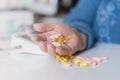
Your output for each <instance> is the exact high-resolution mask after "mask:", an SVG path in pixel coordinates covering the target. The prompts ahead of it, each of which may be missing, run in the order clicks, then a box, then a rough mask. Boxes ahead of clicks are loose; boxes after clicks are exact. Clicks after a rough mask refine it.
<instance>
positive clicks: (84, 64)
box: [80, 62, 90, 67]
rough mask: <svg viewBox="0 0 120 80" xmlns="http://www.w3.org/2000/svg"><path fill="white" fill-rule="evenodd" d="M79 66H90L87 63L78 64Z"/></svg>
mask: <svg viewBox="0 0 120 80" xmlns="http://www.w3.org/2000/svg"><path fill="white" fill-rule="evenodd" d="M80 66H81V67H89V66H90V64H89V63H87V62H82V63H81V64H80Z"/></svg>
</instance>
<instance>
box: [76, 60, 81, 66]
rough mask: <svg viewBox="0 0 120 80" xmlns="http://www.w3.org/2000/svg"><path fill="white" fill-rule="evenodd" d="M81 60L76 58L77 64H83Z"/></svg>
mask: <svg viewBox="0 0 120 80" xmlns="http://www.w3.org/2000/svg"><path fill="white" fill-rule="evenodd" d="M81 62H82V61H81V60H80V59H75V60H74V64H76V65H78V66H80V64H81Z"/></svg>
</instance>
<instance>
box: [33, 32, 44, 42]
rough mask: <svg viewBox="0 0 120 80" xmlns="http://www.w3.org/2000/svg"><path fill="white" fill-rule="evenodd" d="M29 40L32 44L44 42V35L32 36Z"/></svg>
mask: <svg viewBox="0 0 120 80" xmlns="http://www.w3.org/2000/svg"><path fill="white" fill-rule="evenodd" d="M31 40H32V41H34V42H39V41H45V40H46V36H45V35H44V34H38V35H32V36H31Z"/></svg>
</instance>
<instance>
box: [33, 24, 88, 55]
mask: <svg viewBox="0 0 120 80" xmlns="http://www.w3.org/2000/svg"><path fill="white" fill-rule="evenodd" d="M34 29H35V30H36V31H38V32H42V34H36V35H33V36H32V37H31V39H32V40H33V41H34V42H36V43H37V44H38V45H39V46H40V48H41V50H43V51H44V52H47V53H50V54H51V55H53V56H55V55H56V54H59V55H72V54H74V53H75V52H77V51H81V50H83V49H85V47H86V40H87V37H86V35H85V34H83V33H81V32H79V31H77V30H76V29H74V28H71V27H69V26H68V25H66V24H63V23H38V24H35V25H34ZM58 33H59V34H62V35H66V36H68V37H69V38H70V40H68V41H67V42H66V43H65V44H63V45H62V46H54V45H53V44H51V43H50V42H49V37H50V35H54V34H58Z"/></svg>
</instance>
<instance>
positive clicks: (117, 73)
mask: <svg viewBox="0 0 120 80" xmlns="http://www.w3.org/2000/svg"><path fill="white" fill-rule="evenodd" d="M79 55H80V56H87V57H94V56H97V57H100V56H106V57H108V60H107V61H106V62H103V63H101V65H99V66H97V67H95V68H93V67H89V68H80V67H77V66H72V67H70V68H66V67H64V66H63V65H62V64H60V63H58V62H57V61H56V60H55V59H54V58H53V57H51V56H39V55H32V54H24V53H23V54H14V55H13V54H10V52H9V51H5V52H0V80H120V69H119V67H120V62H119V61H120V58H119V57H120V45H115V44H96V45H95V46H94V47H93V48H91V49H89V50H87V51H84V52H82V53H81V54H79Z"/></svg>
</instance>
